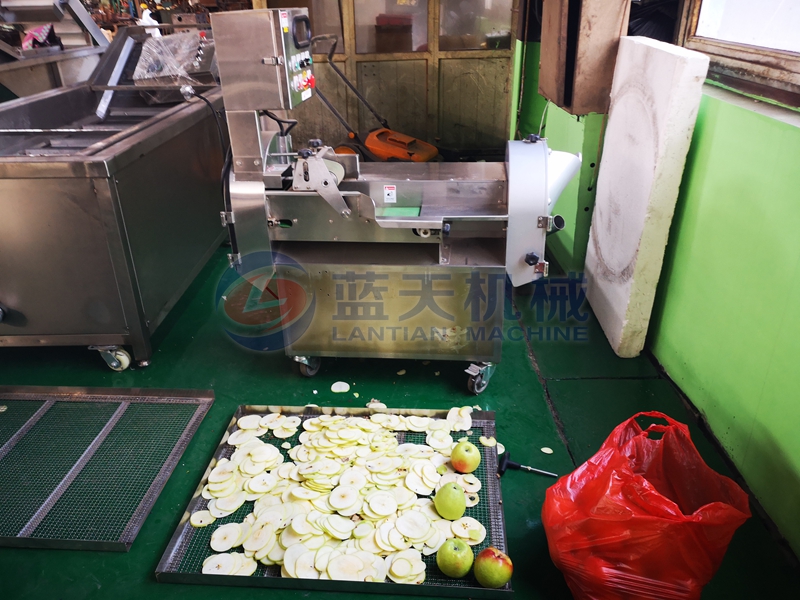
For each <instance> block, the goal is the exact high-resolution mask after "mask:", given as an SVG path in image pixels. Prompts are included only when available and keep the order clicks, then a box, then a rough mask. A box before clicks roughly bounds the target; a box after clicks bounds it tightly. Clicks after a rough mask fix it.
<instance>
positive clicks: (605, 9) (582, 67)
mask: <svg viewBox="0 0 800 600" xmlns="http://www.w3.org/2000/svg"><path fill="white" fill-rule="evenodd" d="M629 14H630V1H629V0H544V2H543V7H542V51H541V61H540V65H539V93H540V94H541V95H542V96H544V97H545V98H547V99H548V100H550V101H551V102H554V103H555V104H557V105H558V106H560V107H562V108H564V110H566V111H567V112H569V113H571V114H573V115H585V114H588V113H591V112H594V113H605V112H607V111H608V102H609V94H610V92H611V79H612V76H613V74H614V63H615V61H616V56H617V48H618V46H619V38H620V36H621V35H625V34H626V33H627V31H628V16H629Z"/></svg>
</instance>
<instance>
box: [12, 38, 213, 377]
mask: <svg viewBox="0 0 800 600" xmlns="http://www.w3.org/2000/svg"><path fill="white" fill-rule="evenodd" d="M148 39H151V38H150V37H149V36H147V35H146V33H145V30H144V29H142V28H140V27H130V28H127V29H125V30H123V31H121V32H120V34H119V35H118V37H117V39H115V41H114V43H113V44H112V46H111V47H110V48H109V50H108V51H107V52H106V54H105V55H104V57H103V61H102V62H101V63H100V64H99V65H98V67H97V69H96V71H95V73H94V74H93V76H92V79H91V81H90V82H88V83H85V84H82V85H78V86H73V87H69V88H64V89H60V90H53V91H49V92H44V93H41V94H38V95H35V96H32V97H29V98H21V99H19V100H14V101H11V102H7V103H5V104H3V105H2V107H0V211H1V212H2V213H3V214H4V215H5V216H4V218H3V219H0V346H42V345H60V346H64V345H84V346H91V347H92V348H93V349H96V350H98V351H100V353H101V355H102V356H103V358H104V359H105V360H106V362H107V363H108V365H109V366H110V367H111V368H112V369H115V370H122V369H124V368H126V367H127V366H128V364H129V362H130V355H129V354H128V353H127V351H125V350H124V349H123V348H122V346H130V347H132V350H133V357H134V359H135V360H137V361H139V363H140V365H145V364H147V363H148V361H149V359H150V357H151V354H152V347H151V341H150V340H151V336H152V334H153V332H154V331H155V330H156V328H157V327H158V326H159V325H160V324H161V323H162V321H163V320H164V318H165V317H166V315H167V314H168V313H169V311H170V310H171V309H172V307H173V306H174V305H175V303H176V302H177V301H178V299H179V298H180V296H181V295H182V294H183V292H184V291H185V290H186V288H187V287H188V286H189V284H190V283H191V282H192V280H193V279H194V277H195V276H196V275H197V273H198V272H199V271H200V269H201V268H202V267H203V266H204V265H205V264H206V262H207V261H208V259H209V257H210V256H211V254H212V253H213V252H214V251H215V250H216V249H217V248H218V247H219V245H220V243H221V242H222V240H223V239H224V236H225V231H224V229H223V228H222V226H221V225H220V222H219V210H220V208H222V196H221V193H220V182H219V174H220V172H221V170H222V164H223V148H222V147H221V144H222V143H223V140H221V139H220V134H221V133H222V132H221V131H218V129H217V124H218V123H215V119H214V116H213V115H212V114H211V113H210V111H209V109H208V106H207V104H205V103H204V102H202V101H201V100H200V99H192V100H191V101H189V102H183V100H182V98H181V96H180V94H179V96H178V97H179V98H181V102H180V103H178V104H175V103H172V104H148V102H147V101H146V100H145V98H144V97H143V96H142V94H141V91H140V90H144V91H152V90H167V91H168V90H170V88H169V86H166V87H163V86H162V87H158V86H150V85H146V86H141V87H139V86H133V87H132V86H130V85H128V86H127V87H126V86H125V85H122V84H124V83H125V82H126V81H127V79H129V78H130V75H131V73H132V71H133V66H134V65H135V64H136V61H137V54H136V52H134V51H133V49H134V48H135V47H136V46H137V45H139V46H141V44H142V43H143V42H144V41H146V40H148ZM115 74H116V76H114V75H115ZM173 87H174V86H173ZM206 96H207V98H206V101H207V102H209V103H210V104H211V105H213V106H214V107H215V108H216V109H219V108H221V106H222V96H221V93H220V92H219V90H218V89H211V90H210V91H209V92H208V93H207V94H206ZM100 109H103V110H100Z"/></svg>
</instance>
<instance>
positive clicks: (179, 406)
mask: <svg viewBox="0 0 800 600" xmlns="http://www.w3.org/2000/svg"><path fill="white" fill-rule="evenodd" d="M213 401H214V396H213V393H212V392H206V391H196V390H156V389H117V388H61V387H59V388H50V387H25V386H19V387H0V506H2V507H3V510H2V511H0V546H14V547H28V548H65V549H78V550H83V549H85V550H114V551H123V552H124V551H127V550H129V549H130V547H131V544H132V543H133V540H134V539H135V538H136V535H137V534H138V532H139V529H141V527H142V524H143V523H144V520H145V518H146V517H147V515H148V514H149V512H150V509H151V508H152V507H153V504H155V501H156V499H157V498H158V495H159V494H160V493H161V490H162V489H163V487H164V485H165V484H166V482H167V479H169V476H170V474H171V473H172V471H173V469H174V468H175V465H176V464H177V463H178V460H179V459H180V457H181V455H182V454H183V451H184V450H185V449H186V446H187V445H188V443H189V440H191V438H192V435H194V432H195V431H196V430H197V427H198V425H199V424H200V421H202V419H203V417H204V416H205V414H206V412H208V409H209V408H210V407H211V404H212V403H213Z"/></svg>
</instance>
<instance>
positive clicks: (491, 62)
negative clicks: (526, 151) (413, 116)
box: [439, 58, 508, 149]
mask: <svg viewBox="0 0 800 600" xmlns="http://www.w3.org/2000/svg"><path fill="white" fill-rule="evenodd" d="M507 80H508V60H507V59H502V58H498V59H489V58H476V59H457V58H456V59H442V60H441V61H440V62H439V138H440V142H439V144H440V145H441V146H442V147H443V148H453V149H481V148H492V147H495V148H497V147H500V148H502V147H503V145H504V144H505V139H506V130H505V124H506V123H507V122H508V87H507Z"/></svg>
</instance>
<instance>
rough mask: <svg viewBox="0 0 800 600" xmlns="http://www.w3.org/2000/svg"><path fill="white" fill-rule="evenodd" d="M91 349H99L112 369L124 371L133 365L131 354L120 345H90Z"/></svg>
mask: <svg viewBox="0 0 800 600" xmlns="http://www.w3.org/2000/svg"><path fill="white" fill-rule="evenodd" d="M89 350H97V351H98V352H99V353H100V356H102V357H103V360H104V361H106V364H107V365H108V368H109V369H111V370H112V371H124V370H125V369H127V368H128V367H130V366H131V355H130V354H128V351H127V350H125V349H123V348H120V347H119V346H89Z"/></svg>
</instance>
